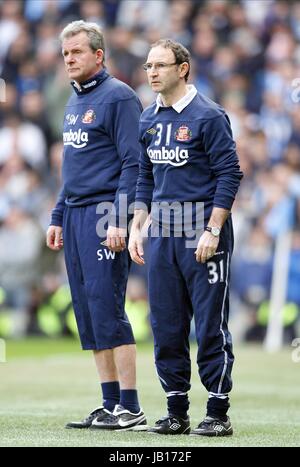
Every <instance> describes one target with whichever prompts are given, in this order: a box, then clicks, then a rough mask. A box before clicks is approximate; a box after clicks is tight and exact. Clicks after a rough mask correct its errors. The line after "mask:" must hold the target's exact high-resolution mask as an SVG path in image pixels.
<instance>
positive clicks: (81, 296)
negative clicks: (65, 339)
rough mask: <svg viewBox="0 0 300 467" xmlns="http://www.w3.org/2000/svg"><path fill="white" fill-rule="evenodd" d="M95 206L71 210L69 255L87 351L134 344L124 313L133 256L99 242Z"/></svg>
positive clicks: (65, 225)
mask: <svg viewBox="0 0 300 467" xmlns="http://www.w3.org/2000/svg"><path fill="white" fill-rule="evenodd" d="M96 207H97V205H96V204H92V205H88V206H82V207H66V208H65V212H64V222H63V239H64V252H65V261H66V267H67V273H68V278H69V283H70V288H71V294H72V301H73V307H74V312H75V317H76V321H77V326H78V331H79V336H80V340H81V345H82V348H83V349H84V350H104V349H112V348H114V347H118V346H120V345H125V344H134V337H133V333H132V329H131V325H130V323H129V321H128V318H127V315H126V313H125V308H124V303H125V293H126V285H127V279H128V272H129V257H128V251H127V250H125V251H123V252H121V253H114V252H111V251H109V250H108V249H107V248H106V247H105V246H103V245H101V242H102V241H103V240H105V237H103V238H99V237H98V235H97V232H96V224H97V221H98V220H99V218H100V216H97V214H96Z"/></svg>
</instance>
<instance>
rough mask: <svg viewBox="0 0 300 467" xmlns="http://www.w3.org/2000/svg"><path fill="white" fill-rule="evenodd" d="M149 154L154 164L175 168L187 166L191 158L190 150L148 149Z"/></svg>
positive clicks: (177, 148)
mask: <svg viewBox="0 0 300 467" xmlns="http://www.w3.org/2000/svg"><path fill="white" fill-rule="evenodd" d="M147 154H148V156H149V158H150V160H151V162H152V164H170V165H173V166H175V167H180V166H182V165H185V164H186V163H187V161H188V158H189V151H188V149H180V148H179V147H178V146H176V148H175V149H167V148H166V147H165V146H163V147H162V148H161V149H149V148H148V149H147Z"/></svg>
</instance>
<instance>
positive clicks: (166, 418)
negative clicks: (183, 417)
mask: <svg viewBox="0 0 300 467" xmlns="http://www.w3.org/2000/svg"><path fill="white" fill-rule="evenodd" d="M166 420H168V421H169V423H170V422H171V420H173V417H169V416H168V415H166V416H165V417H162V418H160V419H159V420H157V422H155V424H156V425H162V423H164V422H165V421H166Z"/></svg>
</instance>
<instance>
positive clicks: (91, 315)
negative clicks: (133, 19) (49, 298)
mask: <svg viewBox="0 0 300 467" xmlns="http://www.w3.org/2000/svg"><path fill="white" fill-rule="evenodd" d="M61 40H62V52H63V56H64V61H65V65H66V69H67V73H68V75H69V78H70V79H71V84H72V86H73V91H74V92H73V94H72V95H71V97H70V99H69V102H68V104H67V106H66V111H65V119H64V133H63V140H64V154H63V167H62V179H63V188H62V191H61V194H60V196H59V199H58V202H57V205H56V207H55V208H54V209H53V212H52V219H51V224H50V227H49V229H48V232H47V244H48V246H49V248H51V249H52V250H59V249H61V248H62V246H64V251H65V261H66V267H67V272H68V277H69V282H70V287H71V293H72V300H73V306H74V311H75V316H76V320H77V325H78V330H79V335H80V339H81V344H82V348H83V349H87V350H93V352H94V357H95V362H96V366H97V370H98V373H99V378H100V381H101V387H102V395H103V405H102V406H100V407H97V409H95V410H94V411H92V412H91V413H90V414H89V415H88V416H87V417H86V418H85V419H84V420H82V421H81V422H71V423H68V424H67V428H89V427H91V428H97V429H110V430H143V429H146V419H145V415H144V413H143V411H142V410H141V408H140V406H139V402H138V396H137V391H136V387H135V384H136V375H135V342H134V337H133V334H132V329H131V326H130V323H129V321H128V319H127V315H126V313H125V309H124V301H125V291H126V284H127V278H128V267H129V264H128V253H127V251H126V243H125V237H126V232H127V231H126V221H125V220H126V211H125V212H122V211H121V209H119V207H120V200H121V195H122V196H123V197H124V196H127V198H128V199H127V202H128V204H130V203H131V202H132V201H133V200H134V195H135V186H136V180H137V175H138V148H137V147H138V120H139V117H140V114H141V110H142V108H141V104H140V102H139V100H138V98H137V96H136V94H135V93H134V92H133V90H132V89H130V88H129V87H128V86H127V85H125V84H124V83H122V82H120V81H118V80H117V79H115V78H113V77H112V76H110V75H109V74H108V72H107V71H106V69H105V67H104V42H103V35H102V32H101V30H100V28H99V27H98V26H97V25H96V24H94V23H85V22H84V21H75V22H73V23H70V24H69V25H68V26H66V28H65V29H64V30H63V32H62V34H61ZM112 203H113V207H114V208H115V211H116V216H113V212H114V211H113V209H110V208H111V205H112ZM107 208H108V210H109V215H108V214H107V211H106V209H107ZM96 209H97V212H96ZM97 214H99V215H97ZM106 218H109V219H110V220H109V227H108V226H107V225H106V224H105V219H106Z"/></svg>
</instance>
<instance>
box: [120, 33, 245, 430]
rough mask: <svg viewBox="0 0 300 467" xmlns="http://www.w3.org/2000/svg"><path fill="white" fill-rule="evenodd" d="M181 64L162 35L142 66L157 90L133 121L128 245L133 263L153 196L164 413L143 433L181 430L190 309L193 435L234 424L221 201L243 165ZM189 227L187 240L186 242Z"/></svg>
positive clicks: (153, 277) (227, 199) (229, 235)
mask: <svg viewBox="0 0 300 467" xmlns="http://www.w3.org/2000/svg"><path fill="white" fill-rule="evenodd" d="M189 62H190V56H189V52H188V51H187V50H186V49H185V48H184V47H183V46H182V45H181V44H178V43H174V42H173V41H171V40H161V41H158V42H157V43H156V44H154V45H153V46H152V48H151V50H150V53H149V56H148V59H147V63H145V65H144V68H145V70H146V72H147V75H148V80H149V83H150V85H151V87H152V89H153V90H154V91H155V92H157V93H159V95H158V98H157V100H156V103H155V104H153V105H152V106H150V107H148V108H147V109H146V110H145V111H144V112H143V114H142V116H141V120H140V142H141V146H142V152H141V158H140V171H139V177H138V183H137V192H136V206H135V216H134V221H133V226H132V230H131V234H130V240H129V251H130V254H131V257H132V259H133V260H134V261H135V262H137V263H138V264H141V265H142V264H144V259H143V247H142V238H141V227H142V225H143V223H144V221H145V218H146V216H147V213H146V211H147V208H149V207H150V205H151V203H152V205H151V222H152V225H151V229H150V235H149V237H150V238H149V242H150V251H149V256H150V259H149V299H150V309H151V324H152V329H153V334H154V344H155V362H156V367H157V373H158V376H159V379H160V382H161V384H162V387H163V389H164V391H165V392H166V395H167V405H168V415H167V416H166V417H163V418H162V419H160V420H158V422H157V423H156V425H155V426H154V427H153V428H151V429H150V431H151V432H153V433H158V434H182V433H185V434H188V433H190V421H189V417H188V409H189V400H188V391H189V389H190V376H191V362H190V352H189V332H190V321H191V318H192V316H193V315H194V318H195V328H196V337H197V343H198V356H197V363H198V368H199V375H200V378H201V381H202V383H203V384H204V386H205V387H206V389H207V391H208V402H207V412H206V417H205V419H204V420H203V421H202V422H201V423H200V424H199V426H198V427H197V428H196V429H194V430H193V431H192V433H193V434H197V435H204V436H216V435H218V436H225V435H231V434H232V432H233V430H232V426H231V423H230V419H229V417H228V416H227V410H228V408H229V397H228V394H229V392H230V390H231V387H232V381H231V370H232V365H233V360H234V357H233V354H232V345H231V336H230V333H229V331H228V327H227V322H228V311H229V294H228V284H229V268H230V258H231V254H232V249H233V231H232V222H231V217H230V209H231V206H232V203H233V201H234V198H235V195H236V192H237V190H238V187H239V183H240V179H241V178H242V173H241V171H240V168H239V164H238V158H237V155H236V149H235V143H234V141H233V139H232V133H231V128H230V123H229V120H228V117H227V115H226V114H225V112H224V110H223V109H222V108H221V107H220V106H219V105H217V104H216V103H214V102H212V101H211V100H210V99H208V98H206V97H205V96H203V95H202V94H200V93H198V92H197V90H196V89H195V87H194V86H188V85H187V83H186V82H187V78H188V75H189ZM174 203H175V204H174ZM170 205H171V207H172V209H171V210H169V217H168V216H166V208H168V206H170ZM143 207H144V209H143ZM186 207H187V208H188V209H189V214H190V219H191V220H190V221H189V222H187V223H186V222H185V211H184V210H185V208H186ZM167 221H169V222H167ZM201 221H202V222H201ZM193 232H194V234H195V236H196V243H195V247H194V248H191V243H190V240H191V238H192V237H191V234H193ZM195 250H196V251H195Z"/></svg>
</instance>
